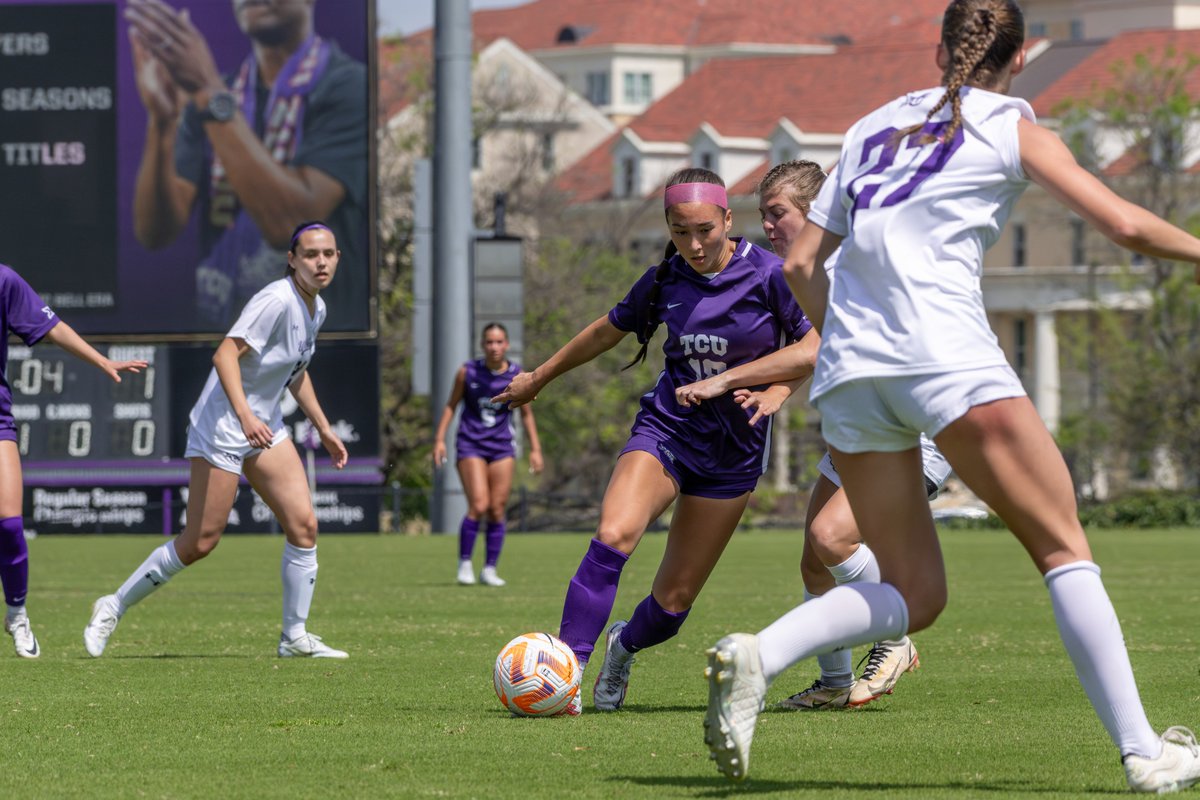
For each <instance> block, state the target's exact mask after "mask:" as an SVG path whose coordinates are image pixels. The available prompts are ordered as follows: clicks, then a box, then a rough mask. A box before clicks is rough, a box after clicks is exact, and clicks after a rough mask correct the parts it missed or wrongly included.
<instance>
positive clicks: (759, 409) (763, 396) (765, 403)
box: [733, 384, 792, 425]
mask: <svg viewBox="0 0 1200 800" xmlns="http://www.w3.org/2000/svg"><path fill="white" fill-rule="evenodd" d="M791 396H792V391H791V389H788V388H787V387H786V386H781V385H779V384H775V385H773V386H768V387H767V388H766V389H763V390H762V391H761V392H755V391H751V390H750V389H735V390H734V392H733V402H735V403H737V404H738V405H739V406H741V407H742V408H743V409H744V410H746V411H749V410H750V409H754V416H752V417H750V424H751V425H757V424H758V421H759V420H760V419H762V418H763V417H770V416H772V415H774V414H775V412H777V411H778V410H779V409H780V408H781V407H782V406H783V403H784V401H785V400H787V399H788V398H789V397H791Z"/></svg>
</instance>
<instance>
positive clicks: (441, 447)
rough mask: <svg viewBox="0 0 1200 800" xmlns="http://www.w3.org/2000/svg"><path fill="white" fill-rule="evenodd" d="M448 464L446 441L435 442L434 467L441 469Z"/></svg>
mask: <svg viewBox="0 0 1200 800" xmlns="http://www.w3.org/2000/svg"><path fill="white" fill-rule="evenodd" d="M444 466H446V443H445V442H434V443H433V468H434V469H440V468H442V467H444Z"/></svg>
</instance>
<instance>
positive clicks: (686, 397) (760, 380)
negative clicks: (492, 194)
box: [675, 328, 821, 406]
mask: <svg viewBox="0 0 1200 800" xmlns="http://www.w3.org/2000/svg"><path fill="white" fill-rule="evenodd" d="M820 346H821V335H820V334H819V333H817V329H816V328H811V329H809V331H808V333H806V334H804V336H803V337H801V339H800V341H798V342H793V343H792V344H789V345H788V346H787V347H783V348H780V349H779V350H776V351H775V352H774V353H769V354H767V355H765V356H763V357H762V358H756V359H754V360H753V361H748V362H746V363H745V364H739V365H737V366H736V367H733V368H731V369H727V370H725V371H724V372H722V373H720V374H719V375H714V376H712V377H711V378H705V379H704V380H702V381H696V382H695V383H689V384H687V385H686V386H680V387H679V388H678V389H676V390H675V400H676V402H678V403H679V404H680V405H683V406H690V405H692V404H693V403H699V402H700V401H702V400H711V399H712V398H714V397H720V396H721V395H723V394H725V393H726V392H728V391H730V390H731V389H740V388H742V387H744V386H761V385H763V384H766V383H788V384H789V385H790V387H791V389H792V390H794V389H795V388H797V387H799V385H800V384H802V383H803V382H804V381H806V380H808V379H809V378H810V377H812V374H813V368H814V367H815V366H816V363H817V349H818V348H819V347H820ZM788 393H789V394H790V393H791V392H790V391H789V392H788Z"/></svg>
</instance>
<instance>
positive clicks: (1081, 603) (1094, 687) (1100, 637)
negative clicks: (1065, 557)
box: [1044, 561, 1162, 758]
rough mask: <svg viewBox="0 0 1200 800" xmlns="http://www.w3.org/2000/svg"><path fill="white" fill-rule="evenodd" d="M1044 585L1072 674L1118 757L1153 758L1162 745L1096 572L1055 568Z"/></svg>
mask: <svg viewBox="0 0 1200 800" xmlns="http://www.w3.org/2000/svg"><path fill="white" fill-rule="evenodd" d="M1044 580H1045V581H1046V588H1047V589H1049V590H1050V602H1051V604H1052V605H1053V606H1054V621H1055V622H1057V623H1058V633H1059V635H1060V636H1061V637H1062V640H1063V644H1064V645H1065V646H1066V648H1067V654H1068V655H1070V656H1071V662H1072V663H1073V664H1074V665H1075V675H1076V676H1078V678H1079V682H1080V683H1081V684H1083V690H1084V692H1086V693H1087V696H1088V700H1090V701H1091V702H1092V708H1094V709H1095V710H1096V714H1097V715H1098V716H1099V717H1100V721H1101V722H1102V723H1104V727H1105V729H1106V730H1107V731H1108V735H1109V736H1110V737H1111V738H1112V740H1113V743H1114V744H1115V745H1116V746H1117V748H1118V749H1119V750H1120V751H1121V755H1122V756H1126V755H1131V754H1132V755H1139V756H1143V757H1146V758H1157V757H1158V756H1159V755H1160V754H1161V753H1162V742H1161V741H1160V740H1159V738H1158V736H1156V735H1155V734H1154V729H1153V728H1151V727H1150V723H1149V721H1148V720H1147V719H1146V712H1145V710H1144V709H1143V708H1142V701H1141V698H1140V697H1138V690H1137V683H1136V682H1135V681H1134V679H1133V667H1132V666H1130V664H1129V652H1128V651H1127V650H1126V649H1125V637H1124V636H1123V635H1122V634H1121V623H1120V622H1119V621H1118V620H1117V612H1116V611H1114V610H1113V607H1112V602H1111V601H1110V600H1109V599H1108V592H1106V591H1105V590H1104V583H1103V582H1101V580H1100V567H1098V566H1096V565H1095V564H1093V563H1092V562H1091V561H1076V562H1074V563H1071V564H1064V565H1063V566H1061V567H1055V568H1054V569H1052V570H1050V571H1049V572H1047V573H1046V575H1045V577H1044Z"/></svg>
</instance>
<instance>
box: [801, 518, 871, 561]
mask: <svg viewBox="0 0 1200 800" xmlns="http://www.w3.org/2000/svg"><path fill="white" fill-rule="evenodd" d="M805 535H807V536H808V541H809V545H810V546H811V547H812V550H813V553H814V554H815V555H816V556H817V558H818V559H819V560H820V562H821V564H822V565H825V566H834V565H836V564H841V563H842V562H843V561H845V560H846V559H847V558H849V557H850V556H852V555H854V549H853V548H854V545H856V544H858V542H859V541H860V539H859V536H858V531H857V530H855V529H854V528H850V529H846V527H845V526H844V525H839V524H838V523H837V521H836V520H831V519H825V518H823V517H821V516H820V515H818V516H817V518H816V519H814V520H813V521H812V522H810V523H809V525H808V528H807V529H806V530H805Z"/></svg>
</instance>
